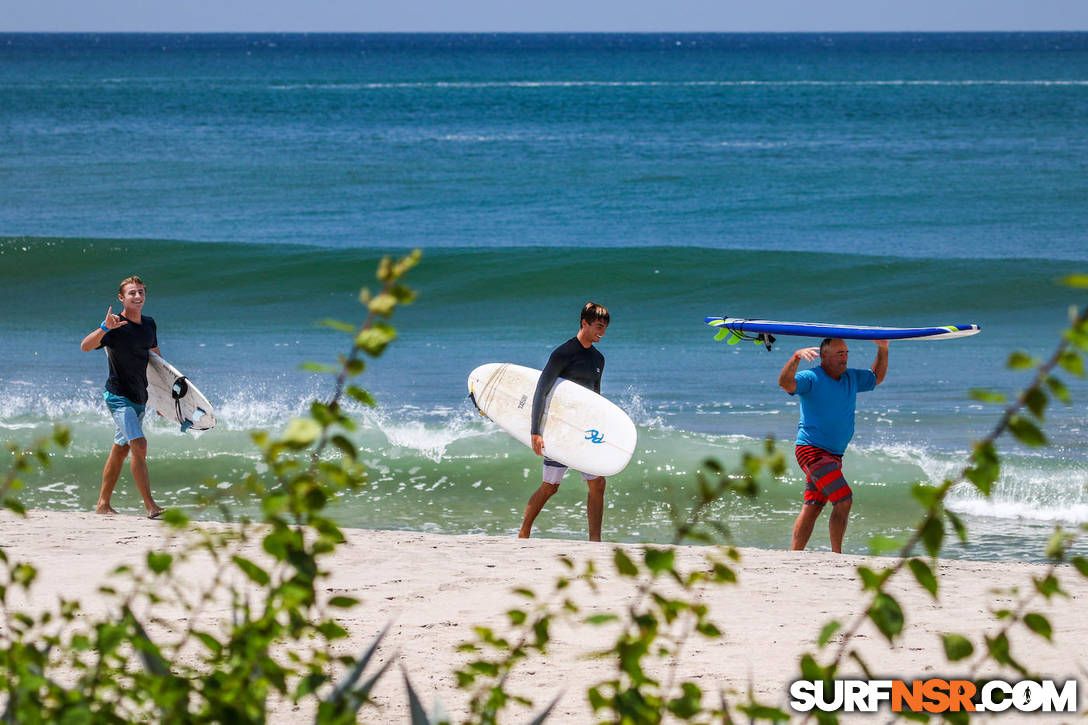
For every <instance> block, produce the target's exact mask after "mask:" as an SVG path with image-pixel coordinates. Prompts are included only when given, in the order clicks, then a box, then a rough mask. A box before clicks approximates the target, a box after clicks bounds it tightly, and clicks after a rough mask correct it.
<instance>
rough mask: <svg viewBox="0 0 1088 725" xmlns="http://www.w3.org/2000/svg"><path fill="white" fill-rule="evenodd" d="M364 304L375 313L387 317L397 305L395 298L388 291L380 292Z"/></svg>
mask: <svg viewBox="0 0 1088 725" xmlns="http://www.w3.org/2000/svg"><path fill="white" fill-rule="evenodd" d="M366 306H367V308H369V309H370V311H371V312H373V313H374V314H375V315H379V316H381V317H389V316H390V315H391V314H393V310H395V309H396V307H397V298H396V297H394V296H393V295H391V294H389V293H388V292H382V293H381V294H379V295H377V296H376V297H373V298H372V299H371V300H370V302H367V305H366Z"/></svg>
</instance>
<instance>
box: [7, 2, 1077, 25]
mask: <svg viewBox="0 0 1088 725" xmlns="http://www.w3.org/2000/svg"><path fill="white" fill-rule="evenodd" d="M834 30H840V31H896V30H919V31H926V30H1088V0H763V1H762V2H757V1H755V0H744V1H737V0H460V1H458V0H176V1H175V0H0V31H125V32H168V31H178V32H240V31H275V32H289V31H295V32H328V31H332V32H382V31H393V32H443V31H446V32H459V31H479V32H534V31H536V32H541V31H570V32H576V31H584V32H599V31H628V32H655V31H656V32H665V31H720V32H730V31H733V32H745V31H772V32H773V31H834Z"/></svg>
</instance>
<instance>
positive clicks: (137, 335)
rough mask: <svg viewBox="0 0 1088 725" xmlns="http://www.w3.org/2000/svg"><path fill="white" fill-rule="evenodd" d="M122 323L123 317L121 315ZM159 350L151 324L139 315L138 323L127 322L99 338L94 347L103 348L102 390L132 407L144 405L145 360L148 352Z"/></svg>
mask: <svg viewBox="0 0 1088 725" xmlns="http://www.w3.org/2000/svg"><path fill="white" fill-rule="evenodd" d="M121 319H122V320H124V319H125V316H124V315H122V316H121ZM158 346H159V338H158V334H157V330H156V328H155V320H153V319H151V318H150V317H148V316H147V315H142V316H141V318H140V323H139V324H136V323H135V322H132V321H131V320H129V321H128V324H127V325H121V326H120V327H115V328H114V329H112V330H110V331H109V332H107V333H106V334H105V335H103V336H102V342H100V343H99V345H98V347H104V348H106V359H107V360H109V364H110V377H109V379H108V380H107V381H106V390H108V391H109V392H111V393H113V394H114V395H121V396H124V397H126V398H128V399H129V400H131V401H132V402H133V403H136V405H144V404H146V403H147V360H148V358H149V357H151V352H150V351H151V348H153V347H158Z"/></svg>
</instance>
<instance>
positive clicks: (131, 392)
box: [80, 277, 163, 519]
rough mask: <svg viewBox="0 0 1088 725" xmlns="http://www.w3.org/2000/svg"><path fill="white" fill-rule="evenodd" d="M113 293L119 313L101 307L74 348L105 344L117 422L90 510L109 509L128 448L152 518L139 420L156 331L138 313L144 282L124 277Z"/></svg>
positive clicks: (110, 404)
mask: <svg viewBox="0 0 1088 725" xmlns="http://www.w3.org/2000/svg"><path fill="white" fill-rule="evenodd" d="M117 298H118V299H119V300H120V301H121V304H122V306H123V308H124V310H123V312H122V314H120V315H115V314H113V306H112V305H111V306H110V308H109V309H108V310H106V318H105V319H104V320H103V321H102V324H100V325H99V326H98V328H97V329H95V330H94V332H92V333H91V334H89V335H87V337H85V338H83V342H82V343H81V344H80V349H81V350H83V351H84V352H87V351H90V350H97V349H99V348H105V349H106V359H107V361H108V362H109V368H110V376H109V379H107V380H106V390H105V392H104V393H103V397H104V398H105V400H106V407H107V408H109V411H110V415H111V416H112V417H113V420H114V423H116V425H117V432H116V434H115V435H114V437H113V448H112V449H111V450H110V455H109V458H108V459H106V467H105V468H104V469H103V470H102V490H101V492H100V493H99V495H98V504H97V505H96V506H95V513H99V514H115V513H117V512H116V511H114V509H113V507H112V506H110V497H111V496H112V495H113V488H114V486H116V485H117V479H118V478H119V477H120V476H121V469H122V467H123V466H124V463H125V458H127V457H128V455H129V453H130V452H131V453H132V460H131V461H130V462H129V468H130V470H131V471H132V478H133V480H135V481H136V488H137V489H138V490H139V492H140V496H141V497H142V498H143V500H144V507H145V508H146V509H147V518H149V519H157V518H158V517H159V516H161V515H162V513H163V509H162V508H160V507H159V505H158V504H157V503H155V499H154V498H152V497H151V480H150V476H149V474H148V471H147V438H145V437H144V432H143V428H142V425H141V424H142V422H143V418H144V413H145V412H146V410H147V407H146V406H147V361H148V358H149V356H150V353H152V352H154V353H155V354H158V353H159V339H158V332H157V330H156V327H155V320H153V319H151V318H150V317H148V316H147V315H145V314H143V307H144V301H145V300H146V298H147V287H146V286H145V285H144V283H143V282H142V281H141V280H140V278H139V277H129V278H127V279H126V280H124V281H123V282H121V286H120V287H119V291H118V295H117Z"/></svg>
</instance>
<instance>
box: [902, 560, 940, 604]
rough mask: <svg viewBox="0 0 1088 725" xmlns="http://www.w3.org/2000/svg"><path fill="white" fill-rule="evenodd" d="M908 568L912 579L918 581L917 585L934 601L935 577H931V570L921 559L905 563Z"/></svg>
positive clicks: (935, 595) (935, 592)
mask: <svg viewBox="0 0 1088 725" xmlns="http://www.w3.org/2000/svg"><path fill="white" fill-rule="evenodd" d="M907 565H908V566H909V567H910V571H911V573H912V574H914V578H915V579H917V580H918V583H919V584H921V585H922V586H923V587H925V588H926V591H928V592H929V593H930V596H932V597H933V598H934V599H936V598H937V577H936V576H934V575H933V570H932V569H930V568H929V565H928V564H926V563H925V562H924V561H922V560H921V559H911V560H910V561H908V562H907Z"/></svg>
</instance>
